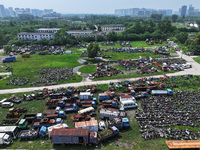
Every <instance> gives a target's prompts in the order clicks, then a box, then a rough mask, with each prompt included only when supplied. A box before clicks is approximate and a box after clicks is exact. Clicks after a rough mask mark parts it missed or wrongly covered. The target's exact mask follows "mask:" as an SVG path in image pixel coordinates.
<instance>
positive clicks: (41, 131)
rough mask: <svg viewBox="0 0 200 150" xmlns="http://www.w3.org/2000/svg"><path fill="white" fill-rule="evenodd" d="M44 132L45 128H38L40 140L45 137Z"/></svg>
mask: <svg viewBox="0 0 200 150" xmlns="http://www.w3.org/2000/svg"><path fill="white" fill-rule="evenodd" d="M46 132H47V127H45V126H42V127H41V128H40V131H39V136H40V137H42V138H43V137H45V136H46Z"/></svg>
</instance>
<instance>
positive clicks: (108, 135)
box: [98, 126, 119, 142]
mask: <svg viewBox="0 0 200 150" xmlns="http://www.w3.org/2000/svg"><path fill="white" fill-rule="evenodd" d="M110 130H111V133H105V132H103V134H101V133H99V134H98V137H99V138H100V141H101V142H105V141H107V140H108V139H109V138H111V137H114V136H116V135H118V134H119V130H118V129H117V128H116V127H115V126H113V127H110Z"/></svg>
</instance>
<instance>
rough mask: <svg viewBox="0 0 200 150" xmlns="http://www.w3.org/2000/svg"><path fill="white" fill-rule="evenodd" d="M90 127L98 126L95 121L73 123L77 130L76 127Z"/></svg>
mask: <svg viewBox="0 0 200 150" xmlns="http://www.w3.org/2000/svg"><path fill="white" fill-rule="evenodd" d="M90 126H98V122H97V120H92V121H82V122H76V123H75V128H78V127H90Z"/></svg>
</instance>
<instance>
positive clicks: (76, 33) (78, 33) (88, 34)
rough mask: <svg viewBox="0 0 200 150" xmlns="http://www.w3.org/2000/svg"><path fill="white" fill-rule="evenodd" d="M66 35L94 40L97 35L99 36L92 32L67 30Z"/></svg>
mask: <svg viewBox="0 0 200 150" xmlns="http://www.w3.org/2000/svg"><path fill="white" fill-rule="evenodd" d="M67 34H69V35H72V36H75V37H77V38H79V37H94V38H96V37H97V35H101V34H100V33H94V32H93V30H69V31H67Z"/></svg>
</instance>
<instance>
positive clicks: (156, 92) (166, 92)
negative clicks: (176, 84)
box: [151, 89, 173, 95]
mask: <svg viewBox="0 0 200 150" xmlns="http://www.w3.org/2000/svg"><path fill="white" fill-rule="evenodd" d="M151 94H152V95H173V92H172V90H171V89H167V90H152V91H151Z"/></svg>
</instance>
